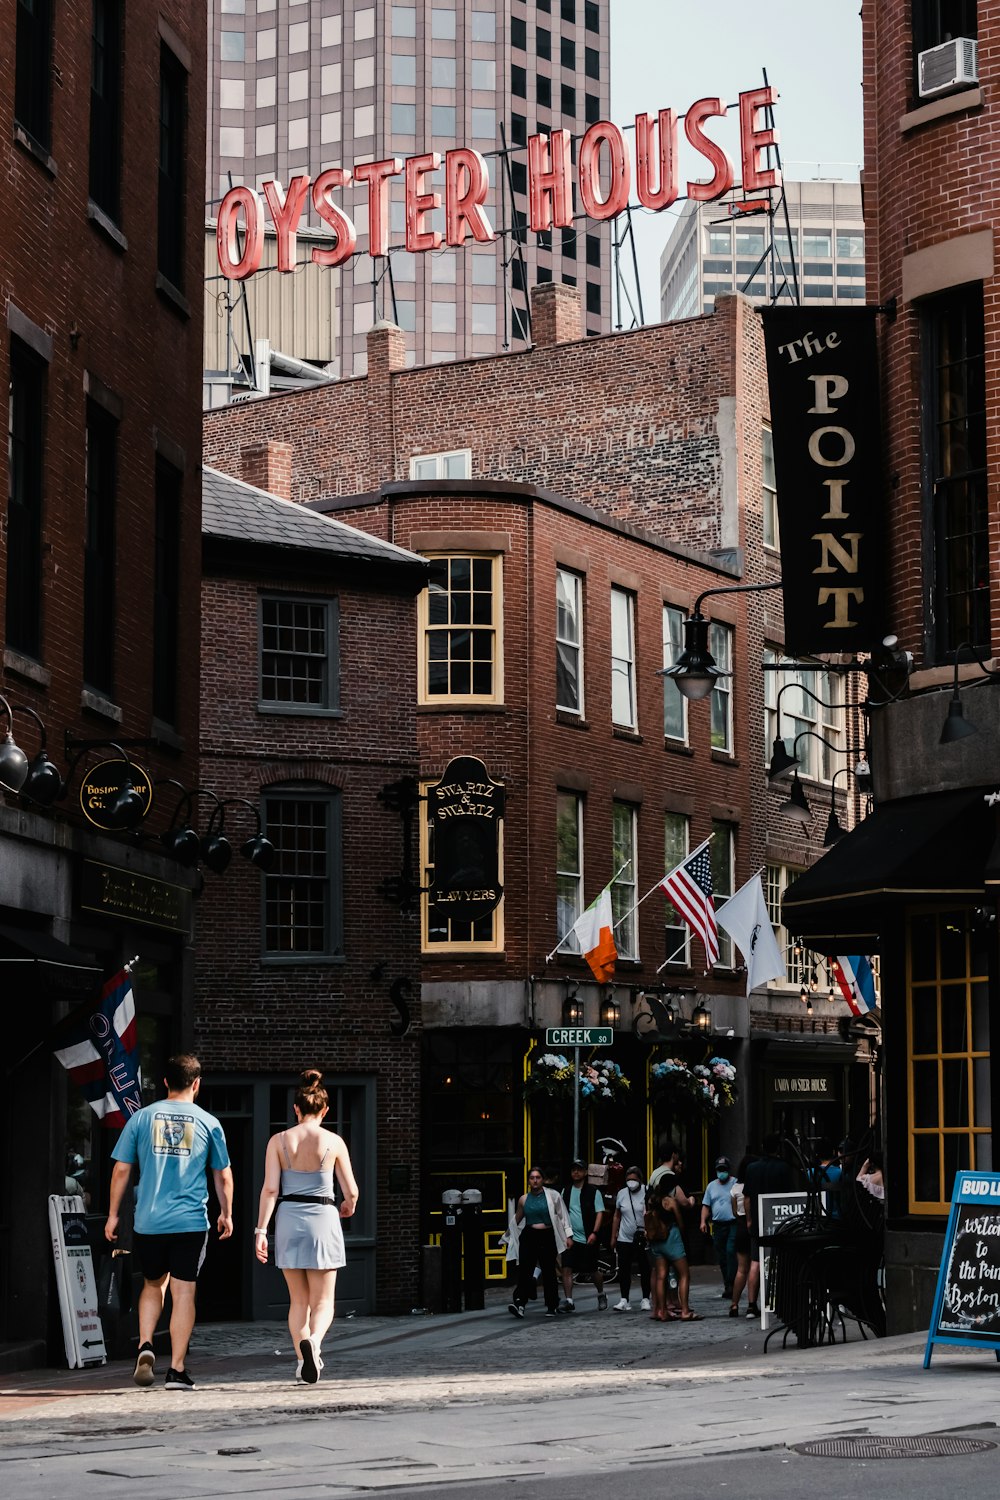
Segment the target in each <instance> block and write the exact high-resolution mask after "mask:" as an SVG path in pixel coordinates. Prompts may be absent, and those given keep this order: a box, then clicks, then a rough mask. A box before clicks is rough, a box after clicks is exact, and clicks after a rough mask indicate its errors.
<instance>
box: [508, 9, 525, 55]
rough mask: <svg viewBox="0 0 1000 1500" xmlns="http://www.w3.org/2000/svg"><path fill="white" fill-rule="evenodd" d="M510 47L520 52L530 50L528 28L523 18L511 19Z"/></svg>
mask: <svg viewBox="0 0 1000 1500" xmlns="http://www.w3.org/2000/svg"><path fill="white" fill-rule="evenodd" d="M510 45H511V46H512V47H516V48H517V49H518V51H519V52H526V51H527V50H528V28H527V25H526V24H525V21H524V19H523V17H521V16H512V17H511V22H510Z"/></svg>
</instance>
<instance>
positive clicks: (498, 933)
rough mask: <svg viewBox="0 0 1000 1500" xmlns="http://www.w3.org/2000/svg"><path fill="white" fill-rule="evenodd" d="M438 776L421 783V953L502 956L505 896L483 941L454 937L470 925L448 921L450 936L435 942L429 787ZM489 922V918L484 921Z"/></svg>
mask: <svg viewBox="0 0 1000 1500" xmlns="http://www.w3.org/2000/svg"><path fill="white" fill-rule="evenodd" d="M437 779H438V778H437V777H433V778H431V777H428V778H427V779H425V780H422V781H421V783H420V802H419V804H418V806H419V809H420V819H419V823H420V869H421V871H422V872H423V879H422V880H421V882H420V884H421V886H422V887H423V889H422V890H421V893H420V951H421V953H429V954H434V955H437V956H440V957H450V956H451V955H452V954H455V953H502V952H503V944H504V903H505V900H506V897H505V896H501V898H500V904H499V906H495V907H494V908H493V911H492V912H491V913H490V935H489V937H483V938H453V937H452V935H451V933H452V928H453V927H456V926H462V927H466V926H468V925H469V924H468V923H465V922H463V923H461V924H459V923H457V922H452V921H451V919H449V920H448V922H447V931H448V936H447V937H446V938H445V939H444V940H443V941H441V942H437V941H432V940H431V936H430V899H429V898H430V893H429V890H428V887H429V886H430V883H431V875H432V874H433V871H434V866H433V864H432V863H431V858H430V834H431V820H430V805H429V802H428V797H427V789H428V787H430V786H432V785H434V784H435V783H436V781H437ZM503 830H504V825H503V820H502V819H501V822H500V827H499V835H498V838H499V842H498V846H497V878H498V879H499V881H500V884H501V885H502V884H503V878H504V875H503ZM484 920H485V919H484Z"/></svg>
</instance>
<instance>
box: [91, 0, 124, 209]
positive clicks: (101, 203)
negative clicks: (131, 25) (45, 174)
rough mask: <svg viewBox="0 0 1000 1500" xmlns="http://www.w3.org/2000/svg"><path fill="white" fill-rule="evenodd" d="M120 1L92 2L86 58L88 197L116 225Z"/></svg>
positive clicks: (119, 94) (120, 78)
mask: <svg viewBox="0 0 1000 1500" xmlns="http://www.w3.org/2000/svg"><path fill="white" fill-rule="evenodd" d="M121 26H122V12H121V0H94V21H93V33H92V36H91V56H90V196H91V199H92V200H93V202H94V203H96V204H97V206H98V208H101V209H103V210H104V212H105V213H106V214H107V215H108V217H109V218H110V219H114V220H115V221H116V222H117V220H118V216H119V209H120V203H119V193H120V188H121V148H122V143H121V89H122V50H121V42H122V32H121Z"/></svg>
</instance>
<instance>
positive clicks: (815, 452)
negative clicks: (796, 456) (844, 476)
mask: <svg viewBox="0 0 1000 1500" xmlns="http://www.w3.org/2000/svg"><path fill="white" fill-rule="evenodd" d="M828 432H832V433H835V434H836V436H837V437H838V438H839V439H840V441H841V444H842V450H841V454H840V457H839V458H824V457H823V454H822V452H821V451H820V443H821V442H822V440H823V438H824V437H826V435H827V433H828ZM809 457H810V458H811V459H812V461H813V463H814V464H822V466H823V468H824V469H839V468H841V467H842V466H843V465H844V464H849V463H850V461H851V459H852V458H853V457H854V439H853V437H852V436H851V434H850V433H849V432H848V430H847V428H846V427H817V429H816V431H815V432H814V433H812V434H811V435H810V438H809Z"/></svg>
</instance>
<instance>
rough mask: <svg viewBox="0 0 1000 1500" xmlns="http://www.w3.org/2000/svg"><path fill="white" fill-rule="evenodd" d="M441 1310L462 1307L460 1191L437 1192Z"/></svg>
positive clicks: (458, 1309)
mask: <svg viewBox="0 0 1000 1500" xmlns="http://www.w3.org/2000/svg"><path fill="white" fill-rule="evenodd" d="M441 1210H442V1212H441V1310H442V1312H446V1313H450V1312H461V1311H462V1194H461V1193H460V1192H459V1191H458V1189H457V1188H445V1190H444V1192H443V1193H442V1194H441Z"/></svg>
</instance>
